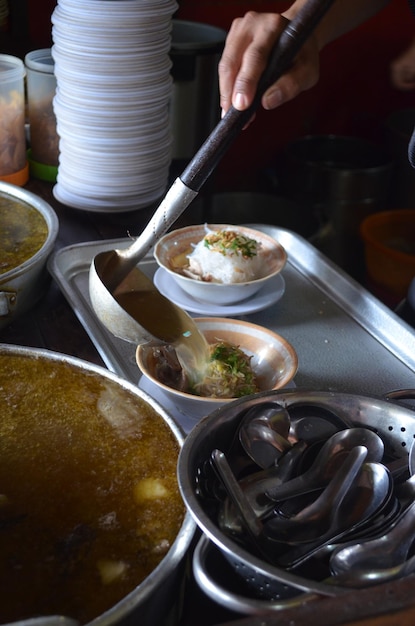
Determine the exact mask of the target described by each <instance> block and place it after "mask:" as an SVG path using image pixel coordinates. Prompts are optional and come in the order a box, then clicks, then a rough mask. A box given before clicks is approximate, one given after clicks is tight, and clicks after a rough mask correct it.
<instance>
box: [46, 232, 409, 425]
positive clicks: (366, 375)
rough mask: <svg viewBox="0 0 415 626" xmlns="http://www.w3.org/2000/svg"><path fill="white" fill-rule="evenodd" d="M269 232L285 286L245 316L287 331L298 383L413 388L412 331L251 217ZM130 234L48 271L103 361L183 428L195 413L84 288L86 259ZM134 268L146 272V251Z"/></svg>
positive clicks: (298, 240) (289, 235) (72, 251)
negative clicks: (154, 376) (113, 328)
mask: <svg viewBox="0 0 415 626" xmlns="http://www.w3.org/2000/svg"><path fill="white" fill-rule="evenodd" d="M249 226H252V227H254V228H257V229H259V230H262V231H264V232H266V233H268V234H269V235H271V236H273V237H275V239H277V240H278V241H279V242H280V243H281V244H282V245H283V246H284V247H285V249H286V251H287V254H288V262H287V265H286V267H285V268H284V270H283V277H284V279H285V293H284V295H283V297H282V298H281V299H280V300H279V301H278V302H276V303H275V304H273V305H271V306H270V307H269V308H268V309H265V310H263V311H260V312H257V313H253V314H250V315H249V316H243V317H244V319H249V321H251V322H253V323H255V324H260V325H262V326H266V327H268V328H270V329H272V330H274V331H275V332H277V333H279V334H280V335H282V336H283V337H285V338H286V339H287V340H288V341H289V342H290V343H291V344H292V345H293V346H294V348H295V349H296V351H297V354H298V360H299V368H298V372H297V375H296V377H295V385H296V386H297V387H305V388H308V389H317V390H326V391H343V392H350V393H357V394H366V395H383V394H384V393H386V392H388V391H391V390H393V389H403V388H414V387H415V331H414V330H413V329H412V328H411V327H410V326H409V325H407V324H406V323H405V322H403V321H401V320H400V318H399V317H398V316H397V315H395V313H393V311H391V310H390V309H389V308H388V307H386V306H385V305H383V304H382V303H381V302H380V301H379V300H377V298H375V297H374V296H372V295H371V294H370V293H369V292H368V291H367V290H366V289H364V288H363V287H362V286H361V285H360V284H358V283H357V282H355V281H354V280H353V279H351V278H350V277H349V276H348V275H347V274H345V273H344V272H343V271H342V270H340V269H339V268H338V267H337V266H336V265H334V264H333V263H332V262H331V261H329V260H328V259H327V258H326V257H325V256H324V255H322V254H321V253H320V252H319V251H318V250H316V248H314V247H313V246H312V245H311V244H310V243H309V242H308V241H306V240H305V239H303V238H302V237H301V236H300V235H297V234H296V233H294V232H292V231H289V230H286V229H282V228H277V227H274V226H268V225H263V224H249ZM130 243H131V240H130V239H127V238H125V239H121V240H119V239H117V240H106V241H101V242H90V243H81V244H77V245H72V246H68V247H66V248H62V249H60V250H59V251H58V252H56V253H55V254H54V255H53V256H52V257H51V259H50V261H49V265H48V267H49V271H50V273H51V274H52V276H53V277H54V278H55V280H56V281H57V283H58V284H59V286H60V288H61V290H62V292H63V293H64V295H65V297H66V298H67V300H68V302H69V304H70V305H71V307H72V308H73V310H74V311H75V313H76V315H77V316H78V318H79V320H80V321H81V323H82V324H83V326H84V328H85V330H86V331H87V333H88V335H89V336H90V337H91V339H92V341H93V342H94V344H95V346H96V348H97V350H98V352H99V354H100V355H101V357H102V359H103V361H104V363H105V364H106V366H107V367H108V368H109V369H110V370H112V371H114V372H115V373H117V374H118V375H120V376H122V377H124V378H126V379H127V380H129V381H131V382H133V383H135V384H138V385H139V386H140V387H142V388H143V389H144V390H145V391H147V393H149V394H150V395H153V396H155V397H156V399H158V400H159V401H161V402H163V403H164V405H165V407H166V409H167V410H169V411H170V412H171V414H172V415H173V417H175V418H176V419H177V420H178V421H179V422H180V423H181V425H182V427H183V428H184V430H185V432H188V431H189V430H190V429H191V428H192V426H193V425H194V424H195V422H196V421H197V420H198V419H200V417H202V416H201V415H195V414H193V415H186V414H185V413H184V412H182V411H181V410H180V409H179V408H178V407H176V406H174V405H173V404H172V403H171V401H170V399H168V398H167V397H166V396H164V394H162V395H163V397H160V395H159V392H157V390H155V388H154V386H153V385H152V384H151V383H150V382H149V381H147V380H146V379H144V378H142V377H141V375H140V372H139V370H138V368H137V365H136V363H135V349H136V347H135V345H132V344H129V343H127V342H124V341H122V340H119V339H117V338H116V337H113V336H112V334H111V333H109V332H108V331H107V330H106V328H105V327H104V326H103V325H102V324H101V323H100V322H99V320H98V319H97V317H96V316H95V314H94V311H93V309H92V307H91V303H90V300H89V294H88V274H89V267H90V264H91V261H92V259H93V258H94V256H95V255H96V254H98V253H99V252H101V251H103V250H108V249H113V248H114V247H116V248H122V247H127V246H128V245H130ZM140 268H141V269H142V270H143V271H144V272H145V273H146V274H147V275H148V276H150V277H152V276H153V275H154V272H155V271H156V269H157V265H156V262H155V261H154V258H153V256H152V255H149V256H147V257H146V258H145V259H144V260H143V261H142V262H141V263H140Z"/></svg>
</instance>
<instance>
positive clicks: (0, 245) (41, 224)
mask: <svg viewBox="0 0 415 626" xmlns="http://www.w3.org/2000/svg"><path fill="white" fill-rule="evenodd" d="M0 224H1V228H0V251H1V252H0V275H1V274H5V273H6V272H9V271H10V270H12V269H14V268H16V267H18V266H19V265H21V264H22V263H24V262H25V261H27V260H28V259H30V258H31V257H32V256H33V255H34V254H36V252H38V250H40V248H41V247H42V246H43V244H44V243H45V241H46V239H47V236H48V225H47V223H46V220H45V218H44V217H43V215H42V214H41V213H40V212H39V211H38V210H37V209H34V208H33V207H31V206H30V205H29V204H27V203H26V202H23V201H22V200H16V199H14V198H9V197H7V196H3V195H1V194H0Z"/></svg>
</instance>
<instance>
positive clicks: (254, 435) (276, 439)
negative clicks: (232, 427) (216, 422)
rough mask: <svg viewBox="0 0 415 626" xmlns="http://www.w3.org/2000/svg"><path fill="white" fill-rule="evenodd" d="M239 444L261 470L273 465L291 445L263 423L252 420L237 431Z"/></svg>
mask: <svg viewBox="0 0 415 626" xmlns="http://www.w3.org/2000/svg"><path fill="white" fill-rule="evenodd" d="M239 438H240V441H241V444H242V446H243V448H244V450H245V452H246V453H247V455H248V456H249V457H250V458H251V459H252V460H253V461H254V463H256V464H257V465H258V466H259V467H262V469H266V468H268V467H271V466H273V465H275V463H276V462H277V461H278V459H279V458H281V456H282V455H283V454H284V452H286V451H287V450H289V449H290V448H291V447H292V444H291V443H290V442H289V441H288V439H286V438H285V437H283V436H282V435H280V433H278V432H277V431H276V430H273V429H272V428H270V427H269V426H268V425H267V424H266V423H265V422H261V421H260V420H252V421H250V422H248V423H247V424H245V425H243V426H242V427H241V429H240V431H239Z"/></svg>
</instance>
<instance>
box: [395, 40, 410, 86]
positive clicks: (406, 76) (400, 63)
mask: <svg viewBox="0 0 415 626" xmlns="http://www.w3.org/2000/svg"><path fill="white" fill-rule="evenodd" d="M390 80H391V83H392V85H393V86H394V87H395V88H396V89H399V90H400V91H414V90H415V40H414V41H413V42H412V43H411V45H410V46H409V47H408V48H407V49H406V50H405V52H403V54H401V55H400V56H399V57H398V58H397V59H395V60H394V61H392V63H391V64H390Z"/></svg>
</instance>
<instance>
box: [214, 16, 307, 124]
mask: <svg viewBox="0 0 415 626" xmlns="http://www.w3.org/2000/svg"><path fill="white" fill-rule="evenodd" d="M286 24H287V20H286V19H285V17H284V16H283V15H282V14H278V13H255V12H253V11H249V12H248V13H246V14H245V16H244V17H242V18H236V19H235V20H234V21H233V23H232V26H231V28H230V31H229V33H228V36H227V38H226V42H225V47H224V50H223V54H222V57H221V60H220V62H219V68H218V69H219V89H220V105H221V108H222V112H223V113H226V111H227V110H228V109H229V107H230V106H231V105H233V106H234V108H235V109H238V110H240V111H242V110H245V109H246V108H248V106H249V105H250V104H251V102H252V100H253V97H254V95H255V92H256V88H257V84H258V80H259V78H260V76H261V75H262V73H263V71H264V69H265V67H266V64H267V60H268V57H269V55H270V52H271V50H272V48H273V46H274V45H275V43H276V41H277V39H278V37H279V35H280V34H281V32H282V30H283V29H284V27H285V26H286ZM318 78H319V48H318V45H317V42H316V40H315V38H314V37H313V36H311V37H310V38H309V39H308V40H307V41H306V43H305V44H304V46H303V47H302V49H301V50H300V52H299V54H298V55H297V57H296V58H295V60H294V62H293V65H292V67H291V68H290V70H289V71H287V72H286V73H285V74H284V75H283V76H282V77H281V78H280V79H279V80H277V82H276V83H274V84H273V85H271V87H269V89H268V90H267V91H266V92H265V94H264V95H263V97H262V101H261V103H262V106H263V107H264V108H265V109H268V110H269V109H275V108H276V107H278V106H280V105H281V104H283V103H284V102H288V101H289V100H292V99H293V98H295V97H296V96H297V95H298V94H299V93H301V92H302V91H304V90H306V89H310V88H311V87H313V86H314V85H315V84H316V83H317V81H318Z"/></svg>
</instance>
